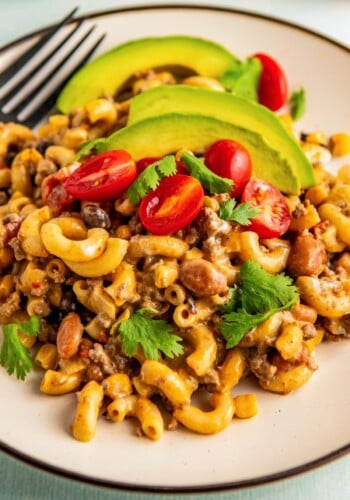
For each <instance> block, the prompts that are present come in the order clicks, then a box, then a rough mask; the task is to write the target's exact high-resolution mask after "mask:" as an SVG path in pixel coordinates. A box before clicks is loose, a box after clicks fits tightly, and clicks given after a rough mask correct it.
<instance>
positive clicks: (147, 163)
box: [136, 157, 159, 175]
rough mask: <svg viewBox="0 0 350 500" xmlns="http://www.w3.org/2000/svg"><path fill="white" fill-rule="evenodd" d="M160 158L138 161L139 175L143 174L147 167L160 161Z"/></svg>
mask: <svg viewBox="0 0 350 500" xmlns="http://www.w3.org/2000/svg"><path fill="white" fill-rule="evenodd" d="M158 160H159V158H152V157H147V158H141V160H138V161H137V162H136V170H137V175H139V174H141V172H143V171H144V170H145V169H146V168H147V167H149V166H150V165H152V163H154V162H155V161H158Z"/></svg>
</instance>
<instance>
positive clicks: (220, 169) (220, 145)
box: [204, 139, 253, 198]
mask: <svg viewBox="0 0 350 500" xmlns="http://www.w3.org/2000/svg"><path fill="white" fill-rule="evenodd" d="M204 162H205V164H206V166H207V167H208V168H210V170H212V172H214V173H215V174H217V175H220V177H226V178H227V179H232V180H233V189H232V192H231V196H232V197H233V198H235V197H237V196H239V195H240V194H241V193H242V191H243V189H244V186H245V185H246V184H247V182H248V181H249V179H250V177H251V175H252V169H253V167H252V162H251V159H250V155H249V153H248V151H247V150H246V148H245V147H244V146H242V144H239V143H238V142H236V141H232V140H231V139H222V140H220V141H217V142H215V143H214V144H212V145H211V146H210V148H209V149H208V151H207V152H206V154H205V157H204Z"/></svg>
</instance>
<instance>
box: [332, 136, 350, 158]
mask: <svg viewBox="0 0 350 500" xmlns="http://www.w3.org/2000/svg"><path fill="white" fill-rule="evenodd" d="M331 148H332V153H333V155H334V156H345V155H348V154H350V135H349V134H345V133H342V132H341V133H339V134H334V135H332V136H331Z"/></svg>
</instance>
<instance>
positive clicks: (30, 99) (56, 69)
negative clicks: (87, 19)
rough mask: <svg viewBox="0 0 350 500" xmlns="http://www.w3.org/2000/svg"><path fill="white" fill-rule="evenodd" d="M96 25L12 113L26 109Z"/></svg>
mask: <svg viewBox="0 0 350 500" xmlns="http://www.w3.org/2000/svg"><path fill="white" fill-rule="evenodd" d="M95 27H96V26H91V28H90V29H89V30H88V31H87V32H86V33H85V34H84V35H83V36H82V37H81V38H80V40H79V41H78V43H77V44H75V45H74V47H72V48H71V49H70V51H69V52H68V53H67V54H66V55H65V56H64V58H63V59H61V60H60V61H58V63H57V64H56V65H55V66H54V67H53V68H52V70H51V71H50V72H49V74H47V75H45V78H43V80H42V81H41V82H40V83H38V85H37V86H36V87H35V88H33V89H31V91H30V93H29V94H28V95H27V96H26V97H24V98H23V99H22V100H21V101H20V102H18V104H16V106H15V107H14V108H13V109H11V113H14V114H18V113H20V111H21V110H24V109H25V108H26V106H28V104H30V102H31V101H33V99H34V98H35V97H36V96H37V95H38V94H39V93H40V92H41V91H42V90H43V89H44V88H45V87H46V86H47V83H48V82H49V81H50V80H51V79H52V77H53V76H56V75H57V71H58V70H59V69H60V68H62V66H63V65H64V64H65V63H66V62H67V61H68V60H69V59H70V58H71V57H72V55H73V54H74V53H75V52H76V51H77V50H78V49H79V47H81V45H82V44H83V43H84V42H85V40H86V39H87V38H88V37H89V36H90V34H91V33H92V31H93V30H94V29H95Z"/></svg>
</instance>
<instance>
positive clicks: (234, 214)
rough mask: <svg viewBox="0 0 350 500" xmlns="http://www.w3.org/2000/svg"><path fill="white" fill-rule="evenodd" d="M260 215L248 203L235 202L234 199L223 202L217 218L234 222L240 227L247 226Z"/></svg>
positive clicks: (258, 211) (257, 210) (255, 208)
mask: <svg viewBox="0 0 350 500" xmlns="http://www.w3.org/2000/svg"><path fill="white" fill-rule="evenodd" d="M259 213H260V210H259V209H258V208H257V207H254V206H253V205H252V204H251V203H250V202H249V201H245V202H243V203H239V204H238V205H237V202H236V200H235V199H234V198H231V199H230V200H227V201H224V202H223V203H222V205H221V206H220V210H219V217H220V218H221V219H223V220H227V221H234V222H238V224H241V226H249V224H250V221H251V219H255V218H256V217H257V216H258V215H259Z"/></svg>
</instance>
